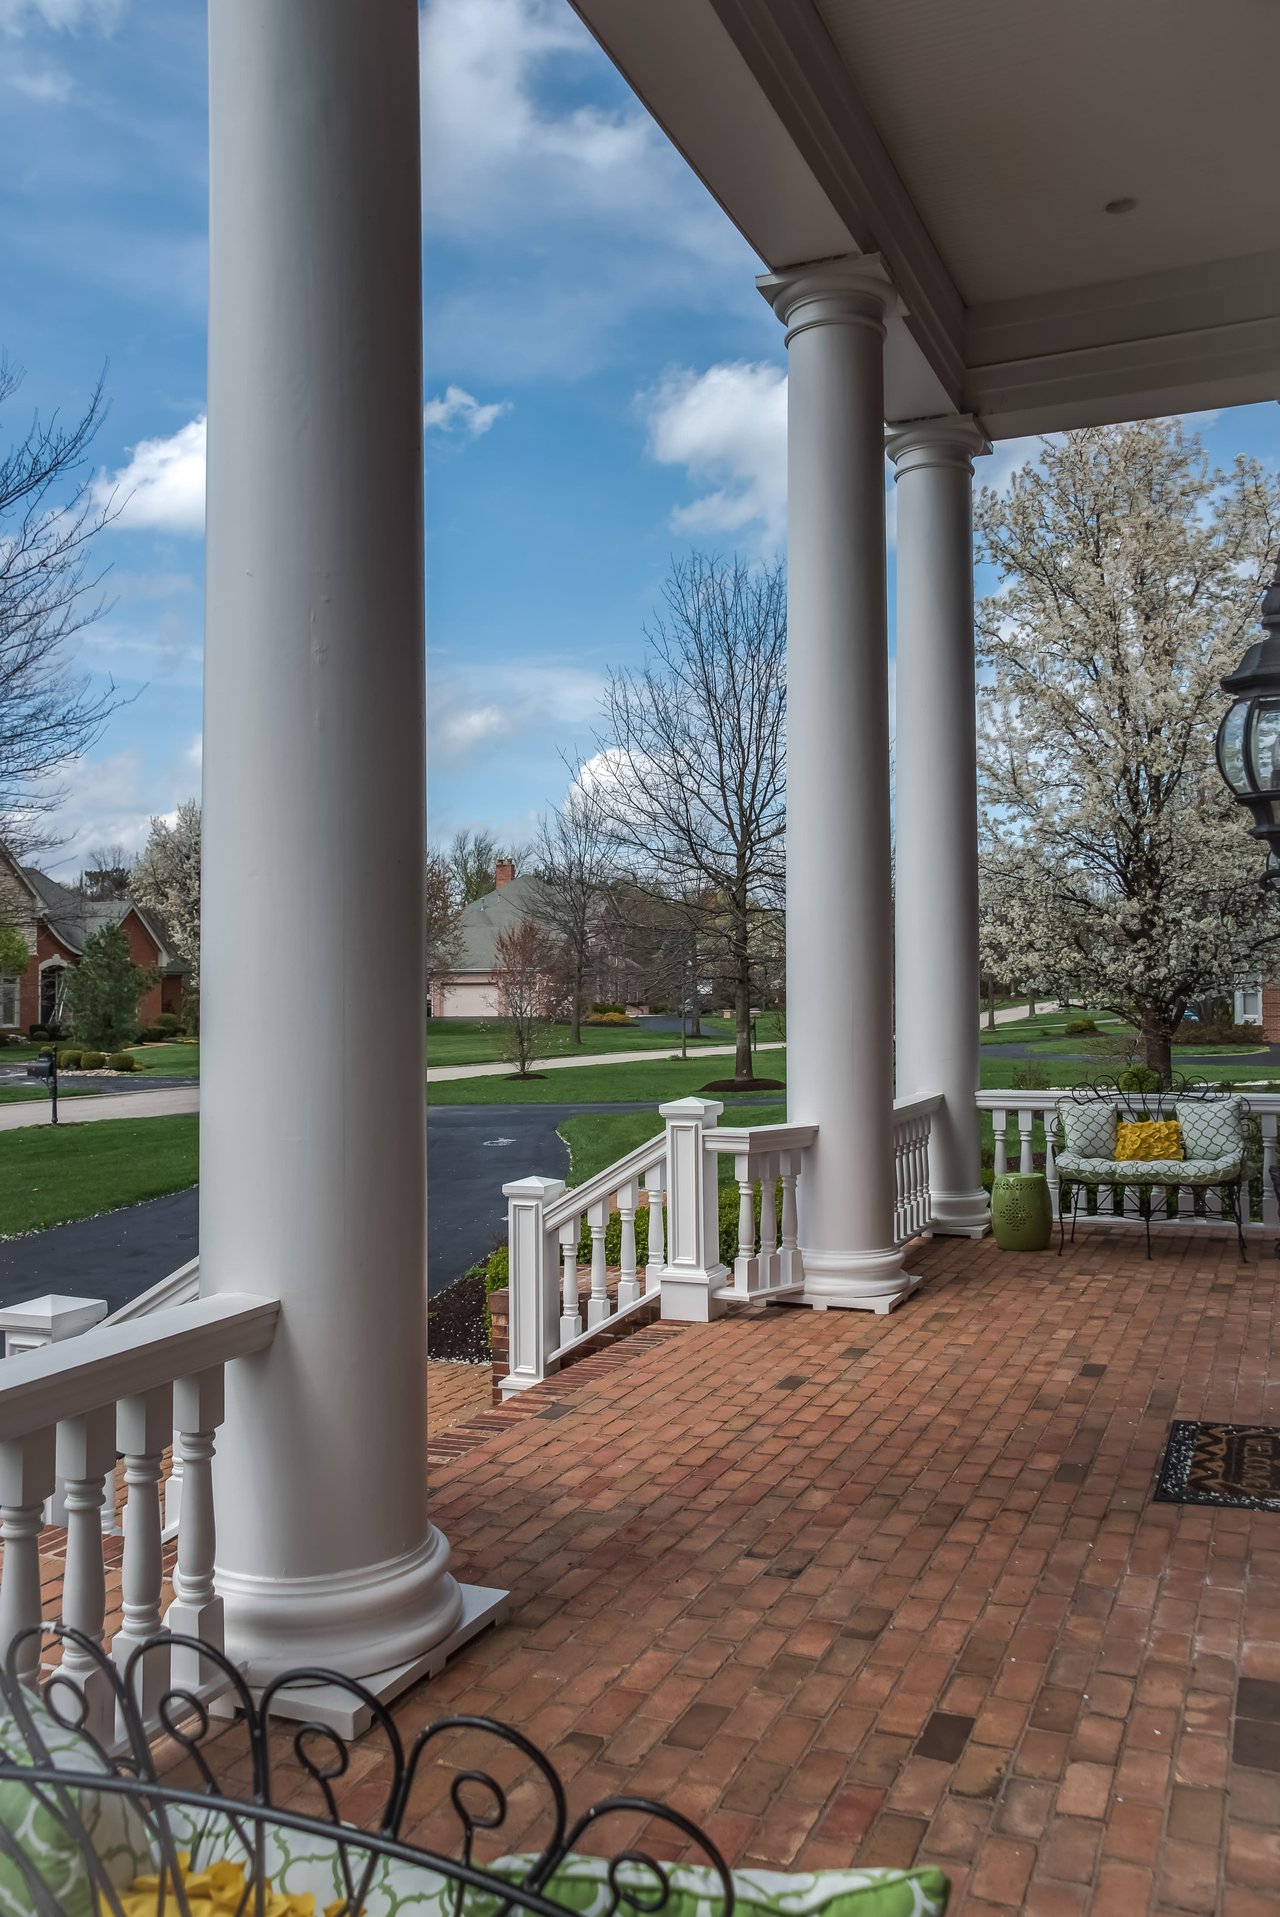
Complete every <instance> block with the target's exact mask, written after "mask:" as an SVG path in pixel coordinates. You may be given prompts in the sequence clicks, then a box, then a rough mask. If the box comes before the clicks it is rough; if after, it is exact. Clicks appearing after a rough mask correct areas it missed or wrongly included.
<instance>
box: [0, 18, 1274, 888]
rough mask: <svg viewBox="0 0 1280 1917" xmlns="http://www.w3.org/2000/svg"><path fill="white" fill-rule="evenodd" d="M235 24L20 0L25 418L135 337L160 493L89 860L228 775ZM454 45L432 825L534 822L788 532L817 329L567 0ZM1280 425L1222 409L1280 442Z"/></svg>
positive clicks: (8, 278) (122, 389) (69, 392)
mask: <svg viewBox="0 0 1280 1917" xmlns="http://www.w3.org/2000/svg"><path fill="white" fill-rule="evenodd" d="M204 37H205V9H204V8H203V7H202V6H200V5H197V4H194V3H193V0H0V248H2V253H0V257H3V259H4V262H5V272H4V294H3V299H2V300H0V343H2V344H3V346H4V347H5V348H6V350H7V352H8V356H9V358H10V360H11V361H12V362H16V363H17V364H19V365H20V366H22V367H24V368H25V369H26V381H25V385H24V387H23V390H22V393H21V395H20V397H19V400H18V402H17V403H16V404H13V405H11V406H10V408H9V412H8V417H7V418H5V419H0V433H3V434H4V435H5V437H6V438H7V437H8V436H9V435H11V434H12V433H13V432H14V431H15V430H16V429H20V428H21V427H22V426H24V425H25V422H26V414H27V411H28V410H29V409H30V408H31V407H33V406H38V407H39V408H40V410H41V411H42V412H46V413H47V412H48V411H50V410H52V409H53V408H54V407H60V408H62V409H63V410H64V411H66V412H68V413H69V412H72V411H73V410H74V409H75V408H76V407H77V406H78V405H79V404H81V403H82V401H83V398H84V396H85V394H86V393H87V391H88V389H89V388H90V386H91V385H92V383H93V380H94V378H95V377H96V375H97V373H98V371H99V369H100V367H101V366H102V364H103V363H104V361H106V362H109V366H108V374H107V387H108V392H109V395H110V400H111V411H110V415H109V417H108V419H107V421H106V424H105V426H104V428H103V430H102V432H101V434H100V436H99V439H98V442H97V445H96V448H95V456H96V461H97V463H98V466H99V468H100V470H101V475H102V482H103V484H104V486H109V485H110V484H111V483H113V482H118V483H120V484H121V486H122V489H123V490H129V491H130V492H131V495H132V496H131V498H130V501H129V503H128V504H127V505H126V507H125V509H124V511H123V513H122V514H121V517H120V519H119V521H118V522H117V523H116V525H115V526H113V527H112V528H111V530H110V531H109V532H108V533H106V534H104V536H103V541H102V546H103V555H104V557H105V558H108V559H109V560H110V562H111V565H112V573H111V577H110V581H109V592H110V595H111V598H112V600H113V604H112V606H111V608H110V611H109V613H108V614H107V615H106V616H105V617H104V618H103V619H102V620H101V621H100V622H99V623H98V624H97V625H96V626H95V627H93V628H92V629H91V631H90V632H89V633H88V634H87V635H86V636H85V638H84V640H83V643H82V646H81V657H80V661H79V663H80V665H81V667H82V669H83V670H85V671H87V672H90V673H94V674H105V673H107V672H110V673H112V674H113V675H114V676H115V678H116V681H117V683H118V684H119V685H120V687H121V689H122V690H123V691H124V692H125V694H126V695H127V696H128V698H129V700H130V703H129V704H127V705H126V706H124V707H122V708H121V710H119V711H118V712H117V713H116V714H115V716H114V717H113V719H112V721H111V723H110V726H109V728H108V730H107V732H106V734H105V736H104V737H103V739H102V740H101V741H100V743H99V744H98V746H97V747H96V748H95V749H94V751H93V752H92V754H91V755H90V756H89V757H88V758H87V759H86V760H85V761H83V762H82V763H80V764H78V765H76V766H73V767H71V768H70V769H69V770H68V772H67V774H66V775H65V777H64V778H63V779H62V781H61V783H62V785H63V786H64V788H65V793H66V796H65V802H64V804H63V806H62V809H61V813H60V815H59V825H60V829H61V832H62V834H63V836H64V844H63V845H62V847H61V848H60V850H59V852H57V853H56V854H53V855H52V856H51V858H50V859H49V861H48V863H49V864H50V865H51V866H53V865H55V864H56V865H57V869H58V870H60V871H62V872H64V873H70V872H74V871H76V870H78V869H79V866H80V864H81V862H82V861H83V858H84V857H85V856H86V855H87V854H88V853H89V852H91V851H92V850H94V849H95V848H96V847H98V846H100V845H103V844H105V843H108V842H112V841H122V842H123V843H125V844H126V845H128V846H130V847H131V848H132V847H136V846H138V845H139V844H141V842H142V840H143V838H144V837H145V833H146V823H147V819H148V817H149V816H150V815H151V814H152V813H163V812H167V811H169V810H171V809H172V808H173V807H174V806H175V805H176V804H177V803H178V802H179V801H181V800H182V799H183V798H186V797H188V796H190V795H191V794H192V793H194V792H195V791H197V790H198V781H199V764H200V745H199V741H200V649H201V566H202V550H201V547H202V542H201V537H200V516H201V511H202V500H203V491H202V488H203V458H202V455H203V410H204V390H205V272H206V242H205V233H206V213H205V198H206V192H207V174H206V131H205V110H206V101H205V44H204ZM423 54H424V88H423V91H424V167H425V195H426V363H427V399H428V415H427V417H428V431H427V615H428V642H427V643H428V680H429V699H430V709H431V718H430V735H431V736H430V748H431V775H430V791H429V805H430V814H431V826H432V832H433V835H436V836H444V835H447V834H449V833H450V832H452V831H453V830H455V829H456V828H457V827H459V826H462V825H478V824H487V825H489V826H491V827H493V828H494V829H495V830H496V831H497V832H498V833H499V834H500V836H502V837H504V838H508V839H520V838H525V837H527V836H528V834H529V831H530V829H531V826H532V823H533V821H534V819H535V817H536V815H537V813H538V811H539V810H540V809H541V808H542V807H543V806H545V805H546V804H547V803H548V802H554V801H556V800H557V799H559V798H560V797H561V796H562V794H563V789H564V775H563V768H562V766H561V762H560V756H559V755H560V753H561V752H562V751H566V752H569V753H573V752H582V753H589V752H590V751H591V749H592V744H593V741H592V724H593V720H594V717H595V712H596V708H597V704H598V697H599V688H600V684H601V680H602V676H603V674H604V671H605V669H606V667H607V666H608V665H611V664H615V665H616V664H627V663H631V662H633V661H635V660H637V659H638V658H639V656H640V653H641V650H642V645H643V637H642V628H643V624H644V621H645V619H646V618H647V616H648V615H649V613H650V612H651V610H652V608H653V606H654V604H655V601H656V599H657V596H658V592H659V589H660V586H661V581H662V578H663V575H664V573H665V570H666V566H667V562H668V558H669V556H670V554H671V553H672V552H673V551H678V550H681V549H683V548H684V547H686V546H687V545H689V544H690V543H693V544H701V545H705V546H710V547H714V548H716V549H719V550H723V551H729V550H732V549H733V548H734V547H735V546H736V547H738V548H739V549H740V550H743V551H745V552H747V553H749V554H752V555H758V554H764V553H770V552H773V551H775V550H777V548H778V547H779V545H780V543H781V540H782V537H783V532H784V523H785V483H784V477H785V476H784V466H785V383H784V365H783V347H782V331H781V328H780V327H779V326H778V325H777V322H776V321H775V320H774V319H773V317H772V315H771V313H770V312H769V310H768V309H767V308H766V306H765V304H764V302H763V301H762V300H761V298H760V296H759V294H758V293H757V292H756V290H755V287H754V284H753V276H754V274H755V272H756V271H757V270H758V262H757V261H756V260H755V258H754V255H753V254H752V253H751V251H750V249H749V248H748V247H747V246H746V245H745V243H744V242H743V241H742V240H741V238H740V237H739V236H738V235H737V234H736V233H735V232H734V230H733V229H732V228H731V227H730V225H729V224H728V222H727V221H726V220H725V218H724V216H723V215H722V214H721V213H720V211H719V210H718V208H716V207H715V205H714V204H713V203H712V202H711V200H710V199H709V197H708V196H707V195H706V193H705V192H704V191H703V189H702V187H701V186H700V185H699V184H698V182H697V181H696V180H695V179H694V177H693V176H692V174H690V173H689V171H688V170H687V168H686V167H685V165H684V163H683V161H681V160H680V159H679V157H678V156H677V155H676V154H675V153H674V152H673V151H672V150H671V149H670V148H669V147H668V146H667V144H666V141H665V140H664V138H663V136H662V135H661V133H659V132H658V130H657V129H656V128H655V127H653V125H652V124H651V123H650V122H649V121H648V119H647V117H646V116H645V115H644V113H643V112H642V110H641V109H640V108H639V107H638V106H637V104H636V103H635V102H634V100H633V99H632V97H631V96H630V94H629V93H628V92H627V90H626V88H625V87H624V86H623V84H622V82H621V81H620V80H619V79H618V77H617V76H616V75H615V74H614V72H613V69H612V68H611V67H610V66H609V65H608V63H607V62H606V60H605V59H604V57H603V55H602V54H601V53H600V52H599V50H598V48H597V47H596V46H595V44H594V42H593V41H592V40H591V39H590V37H589V36H588V35H587V33H586V32H585V30H584V29H583V28H582V27H581V26H580V24H579V23H578V22H577V20H576V18H575V17H574V15H573V14H572V13H571V12H570V10H569V8H568V7H567V5H565V4H564V0H427V4H426V6H425V7H424V11H423ZM1276 423H1277V415H1276V409H1275V408H1274V407H1252V408H1245V409H1240V410H1239V411H1237V412H1235V413H1231V414H1224V415H1222V416H1221V417H1220V418H1218V419H1217V420H1215V421H1213V422H1211V423H1209V424H1208V425H1207V427H1206V428H1205V431H1206V438H1207V440H1208V443H1209V446H1210V450H1211V452H1212V453H1213V454H1214V456H1215V457H1217V458H1220V459H1224V460H1225V459H1228V458H1229V457H1230V456H1231V455H1232V454H1233V453H1234V452H1236V451H1237V450H1240V451H1249V452H1253V451H1256V452H1259V453H1266V454H1267V455H1268V456H1269V457H1271V458H1274V455H1275V446H1276ZM1012 459H1013V455H1012V454H1011V453H1010V451H1009V450H1008V449H1001V451H1000V452H999V453H998V454H997V460H996V462H993V463H996V464H997V467H998V471H1001V472H1007V471H1008V470H1009V468H1010V466H1011V464H1012Z"/></svg>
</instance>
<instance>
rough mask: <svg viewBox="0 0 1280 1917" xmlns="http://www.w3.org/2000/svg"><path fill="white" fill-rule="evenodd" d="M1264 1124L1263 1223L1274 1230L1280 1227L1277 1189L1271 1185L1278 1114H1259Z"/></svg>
mask: <svg viewBox="0 0 1280 1917" xmlns="http://www.w3.org/2000/svg"><path fill="white" fill-rule="evenodd" d="M1259 1117H1260V1120H1261V1124H1262V1222H1263V1224H1264V1225H1270V1226H1271V1227H1272V1228H1273V1229H1274V1228H1275V1226H1277V1225H1280V1206H1277V1204H1276V1194H1275V1187H1274V1186H1273V1185H1272V1183H1271V1171H1272V1167H1273V1166H1274V1164H1275V1162H1276V1114H1275V1113H1274V1112H1262V1113H1260V1114H1259Z"/></svg>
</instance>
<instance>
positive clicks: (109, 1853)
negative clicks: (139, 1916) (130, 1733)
mask: <svg viewBox="0 0 1280 1917" xmlns="http://www.w3.org/2000/svg"><path fill="white" fill-rule="evenodd" d="M28 1708H29V1710H30V1712H31V1717H32V1720H33V1722H34V1724H35V1727H36V1730H37V1732H38V1734H39V1736H40V1738H41V1739H42V1740H43V1742H44V1745H45V1747H46V1749H47V1751H48V1754H49V1762H50V1763H51V1764H52V1765H53V1766H54V1767H55V1768H56V1769H58V1770H76V1771H81V1772H83V1771H86V1770H90V1769H92V1770H97V1769H99V1765H98V1762H97V1760H96V1759H95V1758H94V1756H93V1753H92V1751H91V1749H90V1748H89V1746H88V1745H87V1744H86V1743H85V1742H84V1740H83V1739H82V1738H80V1737H77V1736H76V1735H75V1733H74V1732H72V1731H68V1730H66V1729H65V1728H64V1727H63V1726H62V1725H61V1724H59V1723H58V1721H57V1719H56V1718H55V1717H54V1716H53V1715H52V1714H51V1712H49V1711H48V1710H47V1709H46V1708H45V1706H44V1705H43V1704H42V1703H41V1701H40V1699H39V1698H38V1697H36V1696H35V1695H34V1693H32V1694H29V1696H28ZM0 1753H3V1755H4V1756H5V1757H6V1758H8V1759H9V1760H10V1761H11V1762H13V1763H16V1764H21V1765H29V1764H31V1763H32V1762H33V1754H32V1752H31V1751H30V1750H29V1749H28V1747H27V1744H26V1741H25V1739H24V1737H23V1735H22V1732H21V1731H20V1730H19V1727H18V1724H17V1722H16V1721H15V1719H14V1717H13V1714H12V1712H11V1711H10V1710H9V1709H8V1707H7V1706H6V1705H5V1703H4V1702H3V1700H0ZM34 1761H37V1762H38V1761H40V1760H39V1759H38V1758H36V1759H35V1760H34ZM78 1824H83V1826H84V1829H85V1833H86V1835H87V1836H88V1838H89V1840H90V1842H91V1844H92V1846H93V1849H94V1852H95V1854H96V1856H97V1857H98V1860H99V1862H100V1863H101V1865H102V1868H103V1871H104V1872H105V1874H106V1876H107V1877H108V1878H109V1880H110V1881H111V1883H112V1884H114V1885H115V1886H116V1888H117V1889H123V1888H124V1886H125V1885H126V1884H129V1883H132V1881H133V1879H134V1878H135V1877H136V1876H137V1874H138V1872H139V1871H140V1870H144V1869H146V1868H147V1866H148V1865H149V1863H150V1859H151V1847H150V1844H149V1842H148V1839H147V1833H146V1830H145V1827H144V1825H143V1824H142V1821H141V1819H140V1818H139V1817H138V1816H137V1814H136V1812H134V1811H133V1810H131V1809H130V1807H129V1805H128V1804H127V1803H126V1802H125V1800H124V1799H123V1798H122V1797H113V1796H110V1795H108V1794H106V1793H98V1792H87V1791H84V1790H76V1791H69V1792H68V1793H67V1799H66V1800H65V1801H63V1800H61V1799H60V1795H59V1794H58V1793H56V1792H54V1791H52V1790H50V1789H48V1788H46V1787H37V1788H35V1789H33V1788H32V1787H31V1786H30V1785H28V1784H26V1783H23V1782H22V1781H21V1780H19V1779H17V1778H12V1777H3V1778H0V1829H3V1831H4V1834H5V1839H6V1840H7V1843H9V1844H14V1845H16V1846H17V1848H18V1849H19V1850H20V1851H21V1853H22V1855H23V1857H24V1858H25V1859H26V1862H27V1865H28V1866H29V1867H30V1868H31V1869H33V1870H34V1871H35V1873H36V1874H37V1876H38V1877H39V1878H40V1880H41V1882H42V1883H44V1884H45V1885H46V1887H47V1888H48V1890H49V1891H50V1893H51V1894H52V1896H53V1897H54V1898H55V1899H56V1900H57V1905H58V1908H59V1910H60V1911H61V1912H62V1913H63V1917H94V1913H95V1911H96V1909H97V1899H96V1896H95V1893H94V1888H93V1882H92V1878H91V1872H90V1867H89V1865H88V1863H87V1862H86V1860H85V1858H84V1855H83V1853H82V1851H81V1849H80V1845H79V1843H78V1841H77V1825H78ZM32 1895H33V1893H32V1891H31V1889H30V1885H29V1881H28V1879H27V1876H26V1872H25V1871H24V1868H23V1866H22V1865H21V1864H19V1863H18V1862H17V1860H16V1858H14V1857H13V1856H12V1855H10V1854H9V1853H8V1851H7V1848H6V1844H5V1843H3V1842H0V1917H31V1910H32Z"/></svg>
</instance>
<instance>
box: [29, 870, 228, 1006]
mask: <svg viewBox="0 0 1280 1917" xmlns="http://www.w3.org/2000/svg"><path fill="white" fill-rule="evenodd" d="M21 872H22V877H23V878H24V879H25V880H26V882H27V884H28V885H29V886H30V887H31V890H32V892H33V893H34V894H35V897H36V901H37V906H38V909H39V912H40V915H41V917H42V918H43V919H44V921H45V923H46V925H47V926H48V928H49V930H50V931H51V932H52V934H53V936H54V937H55V938H56V939H57V940H58V942H59V944H61V945H64V946H65V947H66V949H67V950H68V951H69V952H76V953H80V952H83V951H84V947H85V940H86V939H88V938H90V937H91V936H92V935H93V933H95V932H100V931H101V930H102V928H103V926H104V925H119V924H120V923H121V922H122V921H123V920H124V919H127V918H128V916H129V914H130V912H132V913H134V915H135V916H136V917H137V918H138V919H139V920H140V921H141V923H142V924H143V925H144V926H145V927H146V929H147V931H148V932H149V933H150V934H151V937H152V938H153V939H154V940H155V944H156V950H157V952H158V954H159V968H160V971H161V973H162V974H163V975H164V977H166V978H176V977H179V976H181V974H183V973H185V972H187V971H189V970H190V967H189V966H188V964H187V961H186V960H185V959H183V958H179V956H178V954H177V952H175V951H174V949H173V946H172V944H171V942H170V939H169V934H168V932H167V930H166V929H165V926H164V924H163V923H162V921H161V920H160V918H159V917H158V916H157V914H156V913H154V912H150V911H144V910H143V908H142V907H141V906H140V905H138V904H136V903H135V902H134V900H133V899H129V898H124V899H87V898H86V897H85V895H84V893H83V892H74V891H72V889H71V887H70V886H67V885H60V884H59V883H58V881H57V879H51V878H50V877H49V875H48V873H47V872H41V871H39V870H37V868H36V867H35V866H34V865H25V866H23V867H22V868H21Z"/></svg>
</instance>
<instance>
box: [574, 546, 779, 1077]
mask: <svg viewBox="0 0 1280 1917" xmlns="http://www.w3.org/2000/svg"><path fill="white" fill-rule="evenodd" d="M663 597H664V599H665V601H666V610H665V613H664V614H662V615H661V616H660V617H659V618H658V619H657V620H656V621H655V622H654V624H653V626H652V628H651V629H649V630H648V632H647V633H646V637H647V639H648V642H649V647H648V658H647V660H646V663H645V665H644V666H643V668H642V669H641V670H639V671H620V672H614V673H612V674H611V675H610V678H609V683H608V686H607V688H606V691H605V720H604V724H603V727H602V729H601V732H600V734H599V744H600V747H601V757H600V758H598V759H596V760H594V761H593V770H594V771H595V773H596V778H597V783H598V785H599V789H600V793H601V800H602V803H603V805H604V807H605V808H606V810H607V812H608V816H609V823H610V827H611V830H612V832H613V835H614V837H615V839H616V841H617V843H618V845H619V847H620V849H621V850H622V851H623V852H624V853H625V855H626V857H627V861H628V863H629V864H630V866H631V867H632V869H633V872H634V874H635V875H636V876H637V877H638V878H641V879H642V880H644V881H646V882H647V883H649V884H650V885H652V886H653V887H654V888H655V889H657V890H660V891H664V892H665V893H667V894H668V896H673V897H676V898H684V899H688V898H691V897H692V898H694V899H696V900H697V901H698V903H699V908H700V910H701V912H702V914H703V926H702V934H701V944H702V949H703V952H704V954H705V955H707V956H708V957H711V956H712V948H714V965H713V969H714V970H715V971H717V972H721V973H723V974H725V975H726V976H727V978H728V980H729V982H730V990H731V994H732V998H733V1007H734V1019H735V1028H736V1041H737V1042H736V1061H735V1068H734V1077H735V1079H737V1080H738V1081H739V1082H740V1083H743V1084H747V1083H750V1081H751V1079H752V1077H753V1072H752V1062H751V989H752V981H753V975H754V970H755V963H756V957H757V945H758V941H757V939H756V935H755V934H756V919H757V915H758V914H759V913H762V912H767V913H771V914H776V913H777V911H778V909H779V907H780V904H781V900H782V895H783V884H784V879H783V834H784V829H785V779H786V646H787V614H786V579H785V574H784V571H783V568H782V566H781V565H770V566H762V567H759V568H752V567H749V566H747V565H746V564H745V563H744V562H743V561H742V560H740V559H733V560H722V559H718V558H715V557H706V556H704V555H701V554H697V553H695V554H693V555H692V556H691V557H689V558H687V559H681V560H676V561H674V562H673V564H672V567H671V573H670V576H669V578H668V580H667V582H666V585H665V587H664V589H663Z"/></svg>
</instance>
